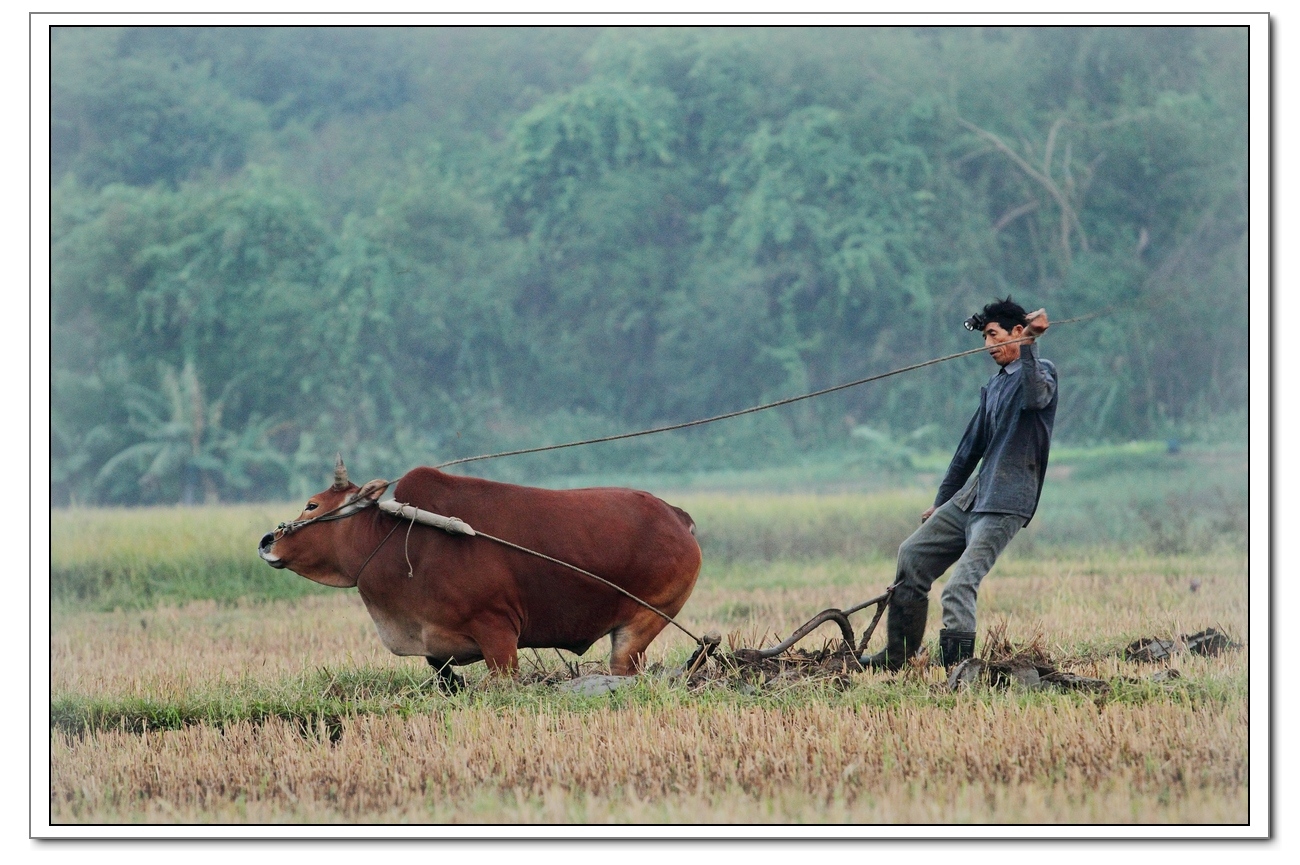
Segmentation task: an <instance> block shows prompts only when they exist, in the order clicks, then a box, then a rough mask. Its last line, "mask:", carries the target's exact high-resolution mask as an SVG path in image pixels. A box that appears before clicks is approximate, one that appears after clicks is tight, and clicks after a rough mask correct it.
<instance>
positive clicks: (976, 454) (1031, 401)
mask: <svg viewBox="0 0 1300 865" xmlns="http://www.w3.org/2000/svg"><path fill="white" fill-rule="evenodd" d="M1056 398H1057V388H1056V367H1055V366H1054V365H1053V364H1052V362H1051V361H1049V360H1040V359H1039V358H1038V347H1037V346H1036V345H1035V344H1034V343H1029V344H1028V345H1022V346H1021V348H1020V359H1019V360H1018V361H1015V362H1013V363H1009V364H1007V365H1006V366H1005V367H1003V368H1002V369H1000V370H998V373H997V375H995V376H993V378H992V380H990V381H989V383H988V384H987V385H985V386H984V387H983V388H981V389H980V407H979V411H977V412H975V416H974V417H972V418H971V420H970V423H969V424H967V425H966V432H965V433H964V434H963V435H962V437H961V444H959V445H958V446H957V452H956V453H955V454H953V458H952V462H951V463H950V464H949V465H948V473H947V474H946V475H945V476H944V479H943V483H941V484H940V485H939V494H938V495H937V496H936V497H935V500H934V503H935V505H936V506H938V505H942V504H943V503H944V502H946V501H948V500H949V499H951V498H953V497H954V496H956V497H957V502H956V503H957V505H958V506H959V507H961V509H962V510H968V511H975V512H985V513H997V514H1016V515H1017V516H1021V517H1024V518H1025V525H1029V520H1030V518H1031V517H1032V516H1033V515H1034V511H1035V510H1036V509H1037V508H1038V496H1039V494H1040V493H1041V492H1042V490H1043V478H1044V477H1045V476H1046V475H1047V452H1048V449H1049V448H1050V447H1051V444H1052V423H1053V422H1054V421H1055V420H1056ZM981 458H982V459H983V460H984V464H983V465H982V466H981V467H980V472H979V477H978V479H977V480H976V481H974V482H973V483H971V484H966V481H967V479H968V478H970V476H971V472H973V471H974V470H975V466H976V464H978V463H979V461H980V459H981ZM964 484H965V487H963V485H964Z"/></svg>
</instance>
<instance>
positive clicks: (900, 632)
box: [860, 597, 930, 672]
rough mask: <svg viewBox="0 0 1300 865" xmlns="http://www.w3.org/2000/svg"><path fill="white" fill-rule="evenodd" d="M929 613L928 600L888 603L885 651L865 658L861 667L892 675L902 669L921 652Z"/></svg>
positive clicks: (893, 601)
mask: <svg viewBox="0 0 1300 865" xmlns="http://www.w3.org/2000/svg"><path fill="white" fill-rule="evenodd" d="M929 612H930V599H929V598H921V599H920V600H919V601H900V600H898V599H897V597H895V598H891V599H890V601H889V618H888V620H887V621H886V622H885V648H884V649H882V650H881V651H879V652H877V653H876V654H874V655H864V656H863V657H862V658H861V659H860V663H861V664H862V666H864V667H871V668H873V669H877V670H889V671H891V672H893V671H895V670H899V669H902V667H903V664H905V663H907V659H908V658H910V657H912V656H913V655H915V654H916V653H917V652H918V651H920V649H921V640H922V639H924V638H925V617H926V615H928V614H929Z"/></svg>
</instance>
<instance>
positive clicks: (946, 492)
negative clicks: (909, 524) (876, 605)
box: [862, 297, 1057, 670]
mask: <svg viewBox="0 0 1300 865" xmlns="http://www.w3.org/2000/svg"><path fill="white" fill-rule="evenodd" d="M966 327H967V328H969V329H971V330H979V331H980V332H981V333H983V335H984V345H985V346H986V347H987V348H988V349H989V354H990V355H991V356H992V357H993V359H994V360H995V361H997V364H998V366H999V367H1000V369H999V370H998V372H997V374H996V375H994V376H993V378H992V379H991V380H990V381H989V383H988V384H987V385H985V386H984V387H983V388H982V389H981V390H980V407H979V410H978V411H976V412H975V416H974V417H972V418H971V420H970V423H969V424H967V425H966V432H965V433H964V434H963V435H962V439H961V444H959V445H958V446H957V452H956V454H954V455H953V458H952V462H951V463H950V464H949V466H948V472H947V474H946V475H945V476H944V479H943V483H941V484H940V485H939V494H938V495H937V496H935V499H934V504H933V505H931V506H930V507H929V508H928V509H927V510H926V511H925V512H924V513H923V514H921V527H920V528H918V529H917V530H916V531H915V532H913V533H912V536H911V537H909V538H908V539H907V540H906V541H904V542H903V545H902V546H901V547H899V548H898V576H897V577H896V579H895V580H894V593H893V595H892V597H891V598H890V600H889V619H888V622H887V624H886V627H885V630H886V634H887V636H886V643H885V648H884V649H883V650H882V651H880V652H878V653H877V654H875V655H871V656H869V657H864V658H863V659H862V663H863V664H864V665H868V666H872V667H876V668H878V669H888V670H897V669H899V668H900V667H902V666H903V664H904V663H905V662H906V661H907V659H908V658H910V657H911V656H912V655H915V654H916V653H917V652H918V651H919V650H920V648H921V640H922V638H923V637H924V636H925V619H926V614H927V611H928V608H929V592H930V586H931V585H932V584H933V583H934V581H935V580H936V579H938V578H939V576H940V575H941V574H943V572H944V571H946V570H947V569H948V567H949V566H951V565H952V564H953V563H954V562H955V563H956V567H954V568H953V571H952V575H951V576H950V577H949V578H948V585H947V586H946V587H945V588H944V591H943V596H942V599H941V600H942V602H943V629H942V630H941V631H939V651H940V653H941V654H942V657H943V662H944V664H945V665H947V666H952V665H953V664H956V663H958V662H960V661H962V660H964V659H966V658H969V657H971V656H972V655H973V654H974V652H975V595H976V593H977V592H978V590H979V585H980V581H981V580H982V579H983V578H984V575H985V574H987V573H988V572H989V569H991V568H992V567H993V563H994V562H995V561H997V557H998V555H999V554H1000V553H1001V552H1002V550H1003V549H1005V548H1006V545H1007V543H1008V542H1009V541H1010V540H1011V539H1012V538H1013V537H1014V536H1015V534H1016V532H1018V531H1019V530H1020V528H1021V526H1025V525H1028V524H1029V519H1030V517H1032V516H1033V515H1034V511H1035V509H1036V508H1037V507H1038V496H1039V493H1041V492H1042V489H1043V477H1044V475H1045V474H1046V472H1047V451H1048V448H1049V447H1050V445H1051V442H1052V423H1053V421H1054V420H1055V418H1056V398H1057V388H1056V381H1057V379H1056V367H1055V366H1053V365H1052V363H1051V362H1050V361H1047V360H1040V359H1039V357H1038V347H1037V346H1035V345H1034V340H1033V339H1032V337H1036V336H1040V335H1042V334H1043V333H1044V332H1046V330H1047V328H1048V327H1049V322H1048V320H1047V312H1046V311H1045V310H1042V309H1040V310H1037V311H1036V312H1033V313H1029V314H1026V313H1025V310H1024V308H1023V307H1021V306H1020V305H1019V304H1017V303H1015V302H1013V301H1012V300H1011V298H1010V297H1007V298H1006V299H1005V300H998V301H995V302H993V303H990V304H988V305H987V306H985V307H984V309H983V311H982V312H979V313H977V314H975V315H973V316H971V318H970V319H969V320H968V321H967V322H966ZM1024 337H1031V338H1030V339H1028V340H1025V339H1024ZM981 459H982V460H983V465H981V466H980V471H979V473H978V474H972V473H973V472H974V470H975V466H976V464H977V463H979V462H980V460H981Z"/></svg>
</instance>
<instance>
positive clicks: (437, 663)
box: [425, 658, 465, 694]
mask: <svg viewBox="0 0 1300 865" xmlns="http://www.w3.org/2000/svg"><path fill="white" fill-rule="evenodd" d="M425 660H426V661H428V662H429V666H430V667H433V668H434V669H435V670H437V671H438V690H440V691H442V692H443V693H444V694H455V693H457V692H458V691H460V690H461V689H462V688H464V687H465V680H464V679H463V678H462V677H460V676H458V675H456V673H454V672H453V671H452V669H451V660H452V659H451V658H425Z"/></svg>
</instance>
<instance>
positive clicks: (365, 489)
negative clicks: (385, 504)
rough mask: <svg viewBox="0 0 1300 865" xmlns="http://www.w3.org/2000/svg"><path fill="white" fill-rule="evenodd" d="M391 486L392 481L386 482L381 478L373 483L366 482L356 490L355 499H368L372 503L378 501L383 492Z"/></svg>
mask: <svg viewBox="0 0 1300 865" xmlns="http://www.w3.org/2000/svg"><path fill="white" fill-rule="evenodd" d="M391 484H392V481H386V480H383V479H381V478H375V479H374V480H373V481H366V482H365V484H363V485H362V487H361V489H359V490H357V495H356V498H357V499H358V500H360V499H369V500H370V501H372V502H373V501H378V500H379V497H380V496H382V495H383V494H384V490H386V489H388V487H389V486H390V485H391Z"/></svg>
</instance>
